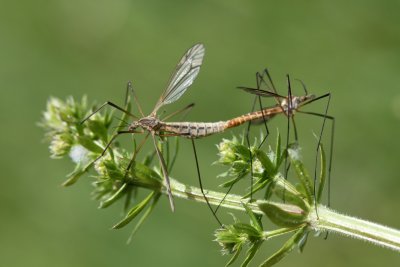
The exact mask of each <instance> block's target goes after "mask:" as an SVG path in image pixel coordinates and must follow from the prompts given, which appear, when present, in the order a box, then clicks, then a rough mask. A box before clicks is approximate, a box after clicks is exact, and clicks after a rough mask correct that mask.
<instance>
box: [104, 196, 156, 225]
mask: <svg viewBox="0 0 400 267" xmlns="http://www.w3.org/2000/svg"><path fill="white" fill-rule="evenodd" d="M154 194H155V192H154V191H153V192H151V193H150V194H149V195H148V196H147V197H146V198H145V199H143V200H142V202H140V203H139V204H137V205H136V206H134V207H133V208H132V209H131V210H130V211H129V212H128V214H127V215H126V216H125V218H124V219H123V220H121V221H120V222H118V223H117V224H116V225H114V226H113V227H112V228H113V229H120V228H122V227H124V226H125V225H127V224H128V223H129V222H130V221H132V220H133V219H134V218H135V217H136V216H137V215H138V214H139V213H140V212H141V211H142V210H143V209H144V208H145V207H146V205H147V204H148V203H149V202H150V200H151V199H152V198H153V196H154Z"/></svg>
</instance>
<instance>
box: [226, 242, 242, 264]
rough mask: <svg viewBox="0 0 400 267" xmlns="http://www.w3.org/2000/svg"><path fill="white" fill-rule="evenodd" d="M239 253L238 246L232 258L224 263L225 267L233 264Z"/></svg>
mask: <svg viewBox="0 0 400 267" xmlns="http://www.w3.org/2000/svg"><path fill="white" fill-rule="evenodd" d="M241 251H242V246H239V247H238V248H237V249H236V251H235V254H233V256H232V258H231V259H230V260H229V261H228V262H227V263H226V265H225V266H229V265H231V264H233V263H234V262H235V261H236V260H237V258H238V257H239V255H240V252H241Z"/></svg>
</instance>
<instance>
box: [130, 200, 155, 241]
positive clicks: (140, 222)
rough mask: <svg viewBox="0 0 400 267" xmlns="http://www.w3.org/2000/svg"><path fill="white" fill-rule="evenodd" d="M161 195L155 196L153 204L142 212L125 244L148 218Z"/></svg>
mask: <svg viewBox="0 0 400 267" xmlns="http://www.w3.org/2000/svg"><path fill="white" fill-rule="evenodd" d="M160 196H161V194H157V195H155V196H154V198H153V202H152V203H151V205H150V207H149V208H148V209H147V210H146V211H145V212H144V214H143V215H142V217H140V219H139V221H138V222H137V224H136V225H135V228H133V231H132V233H131V235H130V236H129V238H128V241H127V244H129V243H130V242H131V241H132V238H133V236H134V235H135V234H136V232H137V231H138V230H139V228H140V226H142V224H143V223H144V221H145V220H146V219H147V217H149V215H150V214H151V212H152V211H153V210H154V207H155V206H156V204H157V202H158V200H159V199H160Z"/></svg>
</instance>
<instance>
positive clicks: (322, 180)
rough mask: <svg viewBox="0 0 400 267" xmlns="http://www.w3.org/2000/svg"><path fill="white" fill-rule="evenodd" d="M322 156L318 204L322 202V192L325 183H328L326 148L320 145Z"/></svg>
mask: <svg viewBox="0 0 400 267" xmlns="http://www.w3.org/2000/svg"><path fill="white" fill-rule="evenodd" d="M319 147H320V155H321V172H320V175H319V186H318V193H317V203H319V202H320V201H321V197H322V192H323V191H324V186H325V181H326V158H325V150H324V146H323V145H322V144H320V146H319Z"/></svg>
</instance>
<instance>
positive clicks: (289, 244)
mask: <svg viewBox="0 0 400 267" xmlns="http://www.w3.org/2000/svg"><path fill="white" fill-rule="evenodd" d="M306 232H307V230H306V229H305V228H302V229H300V230H299V231H297V232H296V233H295V234H294V235H293V236H292V237H291V238H290V239H289V240H288V241H286V242H285V244H284V245H283V247H282V248H281V249H280V250H278V251H277V252H276V253H275V254H274V255H272V256H271V257H269V258H268V259H267V260H266V261H264V262H263V263H262V264H261V265H260V267H270V266H273V265H275V264H276V263H278V262H279V261H281V260H282V259H283V258H284V257H286V255H288V254H289V253H290V252H291V251H292V250H293V249H294V248H295V247H296V245H297V244H298V243H299V242H300V240H301V239H303V236H304V235H305V234H307V233H306Z"/></svg>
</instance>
